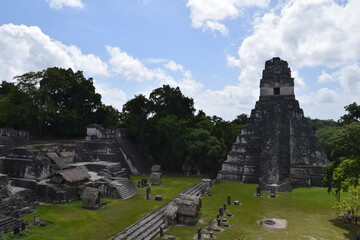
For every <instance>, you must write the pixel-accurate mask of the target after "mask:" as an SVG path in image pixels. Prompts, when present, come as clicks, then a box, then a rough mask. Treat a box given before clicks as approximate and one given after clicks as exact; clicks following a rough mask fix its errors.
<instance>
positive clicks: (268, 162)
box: [217, 57, 328, 192]
mask: <svg viewBox="0 0 360 240" xmlns="http://www.w3.org/2000/svg"><path fill="white" fill-rule="evenodd" d="M327 163H328V160H327V159H326V156H325V154H324V153H323V151H322V149H321V146H320V145H319V143H318V141H317V139H316V137H315V135H314V133H313V131H312V130H311V129H310V128H309V126H308V124H307V121H306V119H305V117H304V113H303V110H302V109H301V108H300V107H299V102H298V101H297V100H296V99H295V95H294V79H293V78H291V71H290V68H289V67H288V64H287V62H286V61H283V60H281V59H280V58H277V57H276V58H273V59H271V60H268V61H266V63H265V70H263V75H262V79H261V80H260V98H259V101H257V102H256V104H255V108H254V109H253V110H252V111H251V115H250V118H249V119H248V121H247V125H246V127H244V129H243V130H242V132H241V134H240V135H239V136H238V137H237V140H236V142H235V144H234V145H233V147H232V150H231V151H230V152H229V153H228V156H227V160H226V161H225V162H224V163H223V165H222V169H221V171H220V172H219V173H218V176H217V178H218V179H219V180H223V181H236V182H243V183H258V184H259V186H260V188H261V189H263V190H269V189H270V188H271V187H275V188H276V190H277V191H282V192H289V191H291V187H292V186H321V185H322V184H321V182H322V179H323V177H324V167H325V165H326V164H327Z"/></svg>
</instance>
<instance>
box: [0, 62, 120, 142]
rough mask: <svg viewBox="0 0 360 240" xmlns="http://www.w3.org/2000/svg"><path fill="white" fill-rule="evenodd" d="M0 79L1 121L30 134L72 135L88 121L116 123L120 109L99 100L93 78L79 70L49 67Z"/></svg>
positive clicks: (4, 124) (81, 130)
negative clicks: (3, 80) (25, 130)
mask: <svg viewBox="0 0 360 240" xmlns="http://www.w3.org/2000/svg"><path fill="white" fill-rule="evenodd" d="M14 79H15V80H16V84H13V83H8V82H3V83H2V84H1V88H0V95H1V97H0V112H1V114H0V124H1V125H2V126H8V127H14V128H17V129H27V130H29V131H30V132H31V133H32V134H33V135H45V136H58V137H75V136H82V135H84V133H85V127H86V125H87V124H90V123H99V124H104V125H110V124H111V125H116V124H119V117H120V115H119V112H118V111H117V110H116V109H114V108H112V107H111V106H105V105H104V104H102V103H101V95H100V94H98V93H96V92H95V87H94V84H93V79H92V78H88V79H86V78H85V77H84V75H83V73H82V72H81V71H77V72H74V71H73V70H72V69H62V68H57V67H53V68H48V69H45V70H43V71H40V72H29V73H26V74H23V75H21V76H17V77H15V78H14Z"/></svg>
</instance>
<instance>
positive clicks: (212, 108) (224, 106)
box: [195, 86, 259, 120]
mask: <svg viewBox="0 0 360 240" xmlns="http://www.w3.org/2000/svg"><path fill="white" fill-rule="evenodd" d="M258 96H259V89H256V90H255V89H252V88H247V87H244V86H225V87H224V88H223V89H222V90H206V91H204V92H203V93H201V94H199V95H198V96H196V97H195V107H196V109H198V110H204V111H205V112H206V114H207V115H210V116H212V115H217V116H220V117H222V118H224V119H226V120H233V119H235V117H236V116H237V115H239V114H241V113H245V114H250V111H251V109H252V108H254V101H255V99H256V98H258Z"/></svg>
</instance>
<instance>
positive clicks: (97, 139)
mask: <svg viewBox="0 0 360 240" xmlns="http://www.w3.org/2000/svg"><path fill="white" fill-rule="evenodd" d="M93 126H95V127H96V128H94V127H93ZM0 130H1V131H0V139H1V138H4V139H5V138H6V139H5V140H7V139H10V138H12V139H17V138H19V139H20V138H21V139H22V138H24V139H25V140H27V141H26V142H24V143H26V145H21V146H19V145H20V144H19V143H20V141H12V142H11V143H10V142H6V141H3V143H4V144H5V145H3V146H4V147H5V148H3V149H5V151H4V152H1V153H2V154H1V155H0V200H1V201H0V214H5V215H8V216H13V217H19V216H23V215H25V214H28V213H30V212H32V211H33V206H34V205H35V204H36V203H37V202H36V201H45V202H53V203H65V202H70V201H73V200H77V199H79V198H80V192H82V190H83V188H85V187H91V188H96V189H99V190H100V191H101V192H102V193H103V195H104V197H113V198H122V199H125V198H129V197H131V196H133V195H135V194H137V193H138V190H137V189H136V188H135V187H134V185H133V184H132V182H131V181H130V179H129V177H128V174H129V173H147V172H148V171H146V170H144V169H146V164H143V162H145V161H144V160H143V159H142V158H141V157H140V155H139V153H137V152H136V149H135V148H134V146H133V145H132V143H131V142H130V140H129V139H128V138H127V137H126V131H125V130H124V129H120V128H117V127H112V128H108V129H105V130H104V129H103V128H102V127H101V126H98V125H90V127H89V128H88V136H87V141H60V142H52V143H49V142H46V143H43V142H35V141H29V139H28V133H27V132H25V131H16V130H13V129H0ZM94 130H96V131H94ZM99 130H101V131H99ZM125 158H126V159H125ZM142 164H143V165H142ZM139 165H142V166H141V167H139ZM148 169H150V167H148ZM14 209H16V211H14Z"/></svg>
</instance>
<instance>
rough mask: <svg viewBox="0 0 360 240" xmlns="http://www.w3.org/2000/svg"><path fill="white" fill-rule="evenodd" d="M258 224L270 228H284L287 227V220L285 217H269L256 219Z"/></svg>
mask: <svg viewBox="0 0 360 240" xmlns="http://www.w3.org/2000/svg"><path fill="white" fill-rule="evenodd" d="M258 223H259V224H260V226H262V227H266V228H272V229H285V228H286V227H287V221H286V220H285V219H278V218H271V219H262V220H260V221H258Z"/></svg>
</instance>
